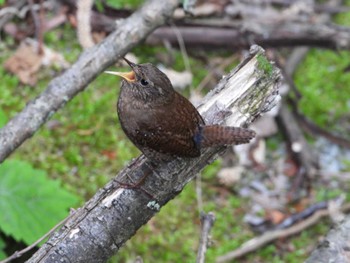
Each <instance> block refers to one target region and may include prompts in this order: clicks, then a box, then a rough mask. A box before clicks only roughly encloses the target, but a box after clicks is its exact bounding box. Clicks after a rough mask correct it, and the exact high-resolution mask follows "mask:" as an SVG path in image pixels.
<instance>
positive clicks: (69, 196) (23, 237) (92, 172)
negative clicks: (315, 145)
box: [0, 0, 350, 263]
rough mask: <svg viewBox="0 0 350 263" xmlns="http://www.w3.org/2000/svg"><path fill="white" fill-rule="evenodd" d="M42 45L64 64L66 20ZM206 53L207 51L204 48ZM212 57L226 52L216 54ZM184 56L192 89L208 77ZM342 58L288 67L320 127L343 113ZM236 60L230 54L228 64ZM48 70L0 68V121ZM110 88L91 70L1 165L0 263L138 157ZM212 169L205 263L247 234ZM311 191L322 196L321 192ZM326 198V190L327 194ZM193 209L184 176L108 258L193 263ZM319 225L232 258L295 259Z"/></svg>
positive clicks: (73, 54) (347, 93) (311, 57)
mask: <svg viewBox="0 0 350 263" xmlns="http://www.w3.org/2000/svg"><path fill="white" fill-rule="evenodd" d="M107 2H108V4H110V5H112V6H114V7H116V8H125V7H127V8H135V7H137V6H138V5H139V4H140V3H142V2H143V1H126V0H124V1H121V0H113V1H112V0H110V1H107ZM347 2H349V1H347ZM3 3H4V1H0V4H3ZM99 3H100V1H96V4H97V7H98V8H99V9H100V10H103V6H102V5H100V4H99ZM349 20H350V15H349V14H348V13H347V14H342V15H339V16H338V17H337V21H338V22H339V23H341V24H346V25H349ZM44 43H45V45H47V46H49V47H51V48H53V49H55V50H56V51H58V52H60V53H61V54H63V56H64V57H65V58H66V60H67V61H69V62H71V63H73V62H74V61H75V60H76V59H77V58H78V56H79V54H80V53H81V52H82V49H81V47H80V46H79V44H78V42H77V38H76V31H75V28H72V27H71V26H70V25H68V24H65V25H64V26H61V27H59V28H56V29H54V30H52V31H49V32H47V33H45V35H44ZM16 45H17V44H16V43H14V41H13V39H12V38H11V37H7V36H4V37H3V39H2V43H1V45H0V62H1V65H2V64H3V63H4V61H5V60H6V59H7V58H9V57H10V56H11V55H12V54H13V52H14V49H15V48H16ZM166 52H167V50H166V49H165V48H163V47H149V46H144V45H140V46H138V47H136V48H135V49H134V50H133V53H134V54H135V55H136V56H137V57H138V58H139V60H140V62H152V63H156V62H157V60H156V56H155V54H160V53H166ZM206 55H207V56H216V55H217V53H215V52H214V51H211V52H208V53H206ZM219 55H220V56H230V55H231V53H229V52H222V51H220V52H219ZM174 58H175V60H174V64H173V65H172V67H173V68H174V69H177V70H185V66H184V63H183V59H182V55H181V53H180V52H179V51H175V52H174ZM189 61H190V66H191V69H192V73H193V76H194V79H193V87H196V86H197V85H198V84H199V83H200V82H201V80H202V79H203V78H204V77H205V76H206V75H207V74H208V68H207V67H206V65H204V64H203V61H201V60H200V59H198V58H194V57H190V60H189ZM349 61H350V52H348V51H341V52H333V51H325V50H318V49H313V50H312V51H311V52H309V54H308V55H307V57H306V59H305V60H304V62H303V63H302V64H301V65H300V67H299V69H298V71H297V72H296V73H295V83H296V84H297V86H298V88H299V89H300V90H301V92H302V93H303V96H304V97H303V99H302V101H301V103H300V107H301V110H302V111H303V113H305V114H306V115H307V116H308V117H310V118H311V119H312V120H314V121H315V122H317V123H318V124H319V125H321V126H323V127H333V128H334V129H336V130H337V129H338V128H339V129H340V127H339V124H340V123H341V117H342V116H343V115H344V113H346V112H349V105H348V103H349V98H350V89H349V86H348V83H350V74H349V73H348V72H344V68H346V67H347V66H348V62H349ZM236 63H238V60H237V61H235V62H234V63H233V64H236ZM232 66H233V65H230V66H229V67H227V71H229V70H230V69H232ZM122 70H124V69H122ZM125 70H126V68H125ZM55 74H56V73H55V71H54V70H53V69H49V70H47V72H45V73H43V75H44V76H43V77H42V78H41V79H40V81H39V82H38V83H37V85H35V86H34V87H31V86H26V85H23V84H20V82H19V81H18V79H17V77H16V76H13V75H10V74H9V73H7V72H6V71H5V70H4V69H3V68H2V67H0V78H1V82H0V91H1V95H0V127H2V126H4V125H5V123H6V122H7V121H8V120H9V119H11V118H12V117H14V116H15V115H16V113H18V112H19V111H21V109H23V108H24V107H25V105H26V103H28V102H29V101H30V100H32V99H34V98H35V97H36V96H37V95H38V94H40V93H41V92H42V91H43V90H44V89H45V88H46V86H47V83H48V81H50V80H51V79H52V77H53V76H54V75H55ZM119 85H120V80H119V79H118V78H114V77H111V76H108V75H104V74H101V75H100V76H99V77H98V78H97V79H96V80H95V81H93V82H92V83H91V84H90V85H89V87H88V88H87V89H86V90H85V91H84V92H82V93H81V94H79V95H78V96H76V97H75V98H74V99H73V100H72V101H71V102H69V103H68V104H67V105H66V106H65V107H64V108H62V109H61V110H59V111H58V112H57V113H56V114H55V115H54V116H52V118H51V119H50V120H49V121H48V122H47V123H46V124H45V125H44V126H43V127H42V128H41V129H40V130H39V131H38V132H37V133H36V134H35V135H34V136H33V137H32V138H30V139H29V140H27V141H26V142H25V143H24V144H23V145H22V146H21V147H20V148H19V149H18V150H16V151H15V152H14V153H13V154H12V155H11V156H10V157H9V158H8V160H7V161H6V162H4V163H3V164H1V166H0V211H7V213H3V212H1V213H0V259H3V258H5V257H6V255H9V254H11V253H12V252H14V250H16V249H18V248H20V247H24V246H26V245H29V244H30V243H31V242H33V241H34V240H36V239H38V238H39V237H40V236H42V235H43V234H44V233H46V232H47V231H48V230H49V229H50V228H51V227H53V226H54V225H55V224H56V223H57V222H59V221H60V220H61V219H63V218H64V217H65V216H67V215H68V214H69V208H70V207H73V208H77V207H79V206H82V205H83V204H84V202H85V201H86V200H88V199H89V198H90V197H92V196H93V195H94V193H95V192H96V191H97V190H98V189H99V188H101V187H103V186H104V185H105V184H106V183H107V182H108V181H109V180H111V179H112V178H114V176H115V175H116V174H117V173H118V171H119V170H120V169H121V168H123V167H124V166H125V165H126V164H127V163H128V162H129V161H130V160H131V159H132V158H134V157H136V156H138V155H139V154H140V152H139V151H138V150H137V149H136V148H135V147H134V146H133V145H132V144H131V143H130V142H129V141H128V140H127V139H126V137H125V135H124V134H123V132H122V131H121V129H120V124H119V121H118V118H117V114H116V100H117V96H118V92H119ZM189 93H190V90H188V89H187V90H185V91H184V94H185V95H188V94H189ZM341 131H342V130H341ZM280 143H281V136H276V137H274V138H271V139H269V141H268V147H270V149H272V150H274V149H275V147H276V145H279V144H280ZM349 166H350V164H349ZM220 167H221V162H220V161H216V162H215V163H213V164H212V165H210V166H208V167H207V168H206V169H205V170H204V171H203V173H202V188H203V210H204V211H205V212H208V211H214V212H215V215H216V222H215V226H214V228H213V230H212V240H213V244H212V248H210V249H209V250H208V254H207V262H214V261H215V258H216V257H217V256H219V255H222V254H223V253H226V252H228V251H230V250H233V249H235V248H237V247H239V246H240V245H241V244H242V243H243V242H244V241H246V240H249V239H250V238H252V237H253V236H254V234H253V232H252V231H251V230H250V229H249V227H248V226H246V225H245V224H244V223H242V219H243V216H244V209H245V208H244V207H245V202H246V200H244V199H243V198H242V197H240V196H238V195H237V194H236V193H237V191H236V190H235V189H231V190H230V191H229V190H223V189H221V188H220V186H219V185H218V182H217V179H216V173H217V171H218V170H219V169H220ZM348 168H349V169H350V167H348ZM32 189H36V191H33V190H32ZM318 191H319V192H320V196H321V198H322V196H323V195H324V194H325V193H324V190H323V189H322V188H320V189H319V190H318ZM326 194H327V195H331V194H332V190H330V191H329V190H328V191H327V193H326ZM197 208H198V203H197V197H196V184H195V182H190V183H189V184H188V185H187V186H186V188H185V189H184V191H183V192H182V193H181V194H180V195H179V196H178V197H177V198H176V199H174V200H173V201H171V202H170V203H169V204H167V205H166V206H165V207H164V208H163V209H162V210H161V211H160V212H159V214H158V215H157V216H156V217H154V218H152V219H151V221H150V222H149V223H148V224H147V225H145V226H144V227H143V228H142V229H140V230H139V231H138V232H137V235H135V236H134V237H133V238H132V239H131V240H130V241H129V242H127V244H126V245H125V247H124V248H122V249H121V250H120V253H118V255H117V256H115V257H114V258H113V259H111V262H130V261H133V260H134V259H135V258H136V256H138V255H140V256H141V257H142V258H143V259H144V260H145V262H194V261H195V257H196V251H197V247H198V240H199V235H200V234H199V231H200V221H199V211H198V209H197ZM327 230H328V226H327V222H326V221H325V222H324V224H318V225H316V226H315V227H312V228H310V229H308V230H306V231H304V232H303V233H302V234H301V235H298V236H296V237H293V239H291V240H290V246H292V247H293V249H292V250H291V251H287V250H285V251H284V252H281V251H280V250H277V248H276V246H275V245H269V246H267V247H265V248H263V249H260V250H259V251H258V253H255V254H253V255H249V256H248V257H246V258H245V259H243V260H242V261H240V262H276V263H277V262H301V261H302V260H304V259H305V258H306V257H307V256H308V254H309V252H310V250H311V249H312V248H313V247H314V246H315V244H316V242H317V239H316V237H317V236H319V235H321V234H325V233H326V232H327ZM5 241H6V242H5ZM9 244H10V245H9Z"/></svg>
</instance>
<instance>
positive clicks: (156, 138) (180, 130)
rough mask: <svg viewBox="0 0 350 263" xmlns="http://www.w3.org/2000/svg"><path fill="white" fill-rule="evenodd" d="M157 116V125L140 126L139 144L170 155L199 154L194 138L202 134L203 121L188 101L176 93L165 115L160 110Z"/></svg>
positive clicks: (165, 109) (189, 155) (191, 155)
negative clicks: (200, 131)
mask: <svg viewBox="0 0 350 263" xmlns="http://www.w3.org/2000/svg"><path fill="white" fill-rule="evenodd" d="M148 114H152V113H148ZM154 114H156V118H157V121H156V122H155V123H157V125H150V124H149V123H145V124H144V125H142V126H141V127H140V130H139V135H140V136H139V138H140V140H138V144H139V145H141V146H142V147H147V148H150V149H152V150H154V151H156V152H160V153H163V154H168V155H176V156H181V157H196V156H199V155H200V147H199V144H198V143H196V141H195V135H196V134H197V133H198V132H199V127H200V126H202V125H204V121H203V119H202V117H201V116H200V114H199V113H198V111H197V110H196V108H195V107H194V106H193V105H192V104H191V103H190V102H189V101H188V100H187V99H186V98H184V97H182V96H181V95H179V94H177V93H176V94H175V98H174V100H173V102H172V103H171V104H169V105H168V106H167V107H166V108H164V111H163V112H159V109H158V110H157V112H156V113H154ZM151 119H152V118H151Z"/></svg>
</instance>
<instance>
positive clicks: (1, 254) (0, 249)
mask: <svg viewBox="0 0 350 263" xmlns="http://www.w3.org/2000/svg"><path fill="white" fill-rule="evenodd" d="M5 246H6V244H5V241H4V240H2V239H1V238H0V260H3V259H5V258H6V257H7V255H6V253H5V251H4V249H5Z"/></svg>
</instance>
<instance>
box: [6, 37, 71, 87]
mask: <svg viewBox="0 0 350 263" xmlns="http://www.w3.org/2000/svg"><path fill="white" fill-rule="evenodd" d="M38 46H39V45H38V42H37V41H36V40H33V39H29V38H27V39H26V40H24V41H23V42H22V43H21V45H20V46H19V48H18V49H17V51H16V52H15V53H14V54H13V56H11V57H10V58H9V59H7V60H6V61H5V64H4V67H5V69H6V70H7V71H9V72H11V73H12V74H15V75H17V76H18V78H19V79H20V81H21V82H22V83H23V84H28V85H31V86H34V85H35V84H36V82H37V72H38V71H39V70H40V68H41V67H42V66H45V67H48V66H51V65H55V66H57V67H58V68H67V67H68V66H69V63H68V62H67V61H66V60H65V59H64V58H63V56H62V55H61V54H59V53H57V52H55V51H53V50H51V49H50V48H48V47H45V46H44V47H43V54H39V52H38Z"/></svg>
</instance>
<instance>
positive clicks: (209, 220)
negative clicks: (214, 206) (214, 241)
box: [196, 212, 215, 263]
mask: <svg viewBox="0 0 350 263" xmlns="http://www.w3.org/2000/svg"><path fill="white" fill-rule="evenodd" d="M214 222H215V215H214V213H212V212H209V213H208V214H205V213H201V225H202V230H201V238H200V241H199V248H198V254H197V261H196V262H197V263H204V262H205V253H206V252H207V247H208V240H209V233H210V230H211V228H212V227H213V225H214Z"/></svg>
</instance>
